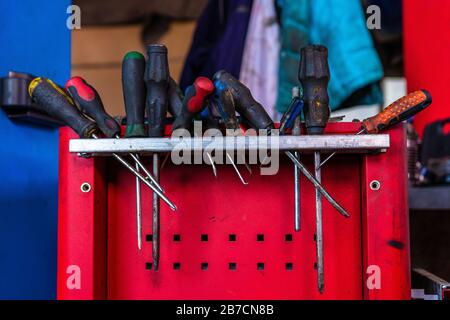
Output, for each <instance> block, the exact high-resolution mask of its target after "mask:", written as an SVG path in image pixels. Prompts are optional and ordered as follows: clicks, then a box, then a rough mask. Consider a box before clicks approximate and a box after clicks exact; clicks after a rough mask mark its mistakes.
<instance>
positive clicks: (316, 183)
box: [286, 151, 350, 218]
mask: <svg viewBox="0 0 450 320" xmlns="http://www.w3.org/2000/svg"><path fill="white" fill-rule="evenodd" d="M286 155H287V156H288V157H289V159H291V161H292V162H294V164H295V165H296V166H297V167H298V168H299V169H300V171H301V172H302V173H303V174H304V175H305V177H306V178H307V179H308V180H309V181H311V183H312V184H313V185H314V187H316V188H317V189H318V190H319V191H320V193H321V194H322V195H323V196H324V197H325V199H327V200H328V202H330V204H331V205H332V206H333V207H334V208H336V210H337V211H338V212H339V213H340V214H342V215H343V216H344V217H346V218H349V217H350V215H349V214H348V212H347V211H346V210H345V209H344V208H342V207H341V205H340V204H339V203H337V202H336V200H334V199H333V197H332V196H331V195H330V194H329V193H328V192H327V191H326V190H325V189H324V188H323V187H322V185H321V184H320V182H319V181H317V179H316V178H314V176H313V175H312V174H311V173H310V172H309V171H308V169H306V167H305V166H304V165H303V164H302V163H301V162H300V161H298V159H297V158H295V155H294V154H293V153H292V152H291V151H286Z"/></svg>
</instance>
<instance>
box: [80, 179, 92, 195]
mask: <svg viewBox="0 0 450 320" xmlns="http://www.w3.org/2000/svg"><path fill="white" fill-rule="evenodd" d="M80 189H81V192H84V193H88V192H89V191H91V185H90V184H89V183H87V182H84V183H82V184H81V187H80Z"/></svg>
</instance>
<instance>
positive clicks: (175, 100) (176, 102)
mask: <svg viewBox="0 0 450 320" xmlns="http://www.w3.org/2000/svg"><path fill="white" fill-rule="evenodd" d="M183 99H184V96H183V92H182V91H181V89H180V87H179V86H178V84H177V82H176V81H175V80H174V79H173V78H172V77H170V80H169V106H168V108H169V112H170V114H171V115H172V117H174V118H176V117H178V115H179V114H180V113H181V109H182V108H183Z"/></svg>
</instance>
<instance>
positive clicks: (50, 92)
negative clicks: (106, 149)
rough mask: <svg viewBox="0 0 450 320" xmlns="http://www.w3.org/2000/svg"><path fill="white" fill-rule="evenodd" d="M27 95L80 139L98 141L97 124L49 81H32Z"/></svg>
mask: <svg viewBox="0 0 450 320" xmlns="http://www.w3.org/2000/svg"><path fill="white" fill-rule="evenodd" d="M28 93H29V95H30V97H31V98H32V99H33V100H34V101H35V102H36V103H37V108H39V109H40V110H41V111H44V112H46V113H48V114H49V115H50V116H52V117H54V118H56V119H57V120H59V121H61V122H63V123H65V124H66V125H68V126H69V127H71V128H72V129H73V130H74V131H75V132H76V133H77V134H78V135H79V136H80V138H82V139H86V138H94V139H98V136H97V132H98V131H99V127H98V126H97V124H96V123H95V122H93V121H91V120H90V119H87V118H86V117H85V116H83V115H82V114H81V113H80V111H79V110H78V109H77V108H76V107H75V104H74V102H73V100H72V98H70V97H69V96H68V95H67V94H66V93H65V92H64V90H62V89H61V88H60V87H59V86H57V85H56V84H55V83H53V82H52V81H51V80H49V79H46V78H41V77H38V78H35V79H33V81H31V83H30V85H29V87H28ZM112 156H113V157H114V158H115V159H116V160H117V161H119V162H120V163H121V164H122V165H123V166H125V167H126V168H127V169H128V170H130V171H131V172H132V173H133V174H134V175H135V176H137V177H139V179H140V180H141V181H142V182H144V183H145V184H146V185H147V186H148V187H149V188H151V189H152V190H153V191H155V192H157V193H158V195H159V196H160V197H161V198H162V199H163V200H164V202H166V203H167V204H168V205H169V207H170V208H171V209H172V210H174V211H175V210H176V206H175V205H174V204H173V203H172V202H171V201H170V200H169V199H167V197H166V196H165V195H164V194H163V193H161V191H159V189H158V188H156V187H155V186H154V185H153V184H151V183H150V182H149V181H148V180H146V179H145V178H144V176H142V175H141V174H140V173H139V172H137V171H136V170H135V169H134V168H133V166H131V165H130V164H129V163H128V162H126V161H125V160H124V159H123V158H122V157H121V156H119V155H118V154H116V153H113V154H112Z"/></svg>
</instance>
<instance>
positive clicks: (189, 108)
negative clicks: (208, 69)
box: [172, 77, 214, 131]
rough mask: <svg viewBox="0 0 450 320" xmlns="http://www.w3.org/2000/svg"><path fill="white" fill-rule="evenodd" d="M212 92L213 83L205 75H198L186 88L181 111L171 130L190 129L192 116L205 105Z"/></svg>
mask: <svg viewBox="0 0 450 320" xmlns="http://www.w3.org/2000/svg"><path fill="white" fill-rule="evenodd" d="M213 92H214V84H213V83H212V81H211V80H209V79H208V78H206V77H198V78H197V79H195V81H194V84H193V85H191V86H189V87H187V88H186V94H185V96H184V99H183V105H182V109H181V112H180V113H179V115H178V116H177V117H176V118H175V121H174V123H173V126H172V128H173V130H177V129H185V130H188V131H190V130H191V127H192V120H193V119H194V116H195V115H196V114H198V113H199V112H201V111H202V110H203V109H204V108H205V107H206V104H205V100H206V98H208V96H209V95H211V94H212V93H213Z"/></svg>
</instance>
